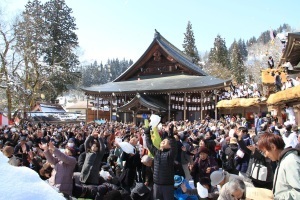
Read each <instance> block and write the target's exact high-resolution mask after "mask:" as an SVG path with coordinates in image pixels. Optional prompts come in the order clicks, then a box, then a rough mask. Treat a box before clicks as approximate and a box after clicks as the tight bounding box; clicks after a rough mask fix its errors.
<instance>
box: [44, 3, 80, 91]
mask: <svg viewBox="0 0 300 200" xmlns="http://www.w3.org/2000/svg"><path fill="white" fill-rule="evenodd" d="M71 14H72V9H71V8H69V7H68V6H67V5H66V3H65V0H50V1H49V2H47V3H46V4H45V22H46V25H47V31H48V33H49V35H50V42H51V43H50V44H51V45H49V46H48V48H47V49H46V51H45V57H44V61H45V62H46V63H48V64H49V65H51V66H54V65H57V66H60V67H62V69H63V70H64V71H65V72H68V73H65V74H64V76H61V75H60V74H54V75H53V76H52V79H51V80H52V84H53V85H54V86H55V88H56V90H57V94H61V93H62V92H63V91H66V90H67V86H68V85H69V84H73V83H75V82H77V81H78V78H79V77H77V75H76V73H74V72H75V71H76V70H77V67H78V65H79V61H78V57H77V55H76V54H75V53H74V50H75V49H76V48H77V47H78V38H77V35H76V33H75V32H74V31H75V30H76V29H77V28H76V24H75V18H74V17H72V16H71Z"/></svg>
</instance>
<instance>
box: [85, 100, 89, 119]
mask: <svg viewBox="0 0 300 200" xmlns="http://www.w3.org/2000/svg"><path fill="white" fill-rule="evenodd" d="M88 117H89V96H88V95H87V98H86V111H85V124H87V122H88Z"/></svg>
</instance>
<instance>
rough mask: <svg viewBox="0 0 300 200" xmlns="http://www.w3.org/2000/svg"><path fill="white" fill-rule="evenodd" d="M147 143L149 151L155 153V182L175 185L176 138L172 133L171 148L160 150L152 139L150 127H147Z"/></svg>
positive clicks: (170, 137) (170, 138)
mask: <svg viewBox="0 0 300 200" xmlns="http://www.w3.org/2000/svg"><path fill="white" fill-rule="evenodd" d="M145 135H146V143H147V147H148V149H149V151H150V152H151V154H152V155H154V170H153V182H154V183H155V184H157V185H174V160H175V156H176V150H177V147H176V140H175V138H174V137H173V133H171V134H170V136H169V137H168V139H169V140H170V146H171V148H170V149H165V150H159V149H157V148H156V147H155V146H154V145H153V143H152V140H151V136H150V129H145Z"/></svg>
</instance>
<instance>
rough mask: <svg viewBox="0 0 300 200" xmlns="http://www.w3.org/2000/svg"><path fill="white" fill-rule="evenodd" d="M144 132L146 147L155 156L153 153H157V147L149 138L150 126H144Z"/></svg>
mask: <svg viewBox="0 0 300 200" xmlns="http://www.w3.org/2000/svg"><path fill="white" fill-rule="evenodd" d="M144 133H145V136H146V144H147V147H148V149H149V151H150V153H151V154H152V155H154V156H155V154H156V153H157V151H158V149H157V148H156V147H155V146H154V145H153V142H152V140H151V136H150V128H145V132H144Z"/></svg>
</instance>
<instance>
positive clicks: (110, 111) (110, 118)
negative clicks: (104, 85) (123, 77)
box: [109, 96, 113, 122]
mask: <svg viewBox="0 0 300 200" xmlns="http://www.w3.org/2000/svg"><path fill="white" fill-rule="evenodd" d="M109 101H110V105H109V121H110V122H111V121H112V106H113V105H112V96H111V97H110V99H109Z"/></svg>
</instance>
